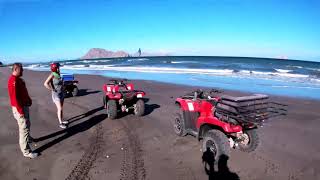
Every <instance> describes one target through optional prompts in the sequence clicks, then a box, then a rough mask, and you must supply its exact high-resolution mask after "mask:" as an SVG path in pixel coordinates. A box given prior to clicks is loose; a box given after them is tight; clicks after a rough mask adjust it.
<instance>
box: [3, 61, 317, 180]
mask: <svg viewBox="0 0 320 180" xmlns="http://www.w3.org/2000/svg"><path fill="white" fill-rule="evenodd" d="M9 74H10V72H9V69H8V68H4V67H2V68H0V84H1V86H0V89H1V90H0V117H1V118H0V119H1V126H0V147H1V148H0V179H12V180H14V179H38V180H42V179H128V180H129V179H130V180H131V179H133V180H136V179H152V180H157V179H159V180H160V179H161V180H162V179H173V180H175V179H177V180H178V179H183V180H188V179H190V180H191V179H192V180H195V179H199V180H203V179H217V176H215V175H214V174H211V175H208V174H207V173H206V171H205V170H204V166H203V164H202V152H201V151H200V147H201V142H198V141H197V139H196V138H194V137H192V136H186V137H178V136H176V135H175V134H174V132H173V127H172V124H171V119H172V116H173V113H172V112H173V110H174V100H175V98H176V97H178V96H180V95H183V94H185V93H187V92H190V91H191V90H194V89H195V87H188V86H181V85H174V84H165V83H159V82H155V81H141V80H135V81H133V83H135V87H136V88H137V89H141V90H144V91H146V93H147V98H148V102H147V104H146V115H145V116H143V117H136V116H134V115H131V114H128V115H124V116H123V117H121V118H119V119H115V120H109V119H107V115H106V111H105V109H103V108H102V95H103V93H102V91H101V90H102V85H103V83H105V82H107V81H108V78H106V77H102V76H94V75H77V76H76V78H77V79H78V80H79V82H80V83H79V88H80V96H78V97H71V98H67V99H66V100H65V107H64V114H65V119H69V120H70V121H71V124H70V127H69V128H68V129H67V130H62V129H60V128H59V127H58V120H57V118H56V109H55V106H54V104H53V102H52V100H51V95H50V92H48V90H46V89H45V88H44V87H43V82H44V80H45V79H46V77H47V75H48V73H47V72H33V71H25V72H24V77H23V78H24V79H25V81H26V83H27V88H28V90H29V93H30V95H31V97H32V99H33V105H32V107H31V109H30V110H31V112H30V114H31V135H32V136H33V137H34V138H37V141H38V142H36V143H33V144H32V148H33V149H35V150H36V151H38V152H40V153H41V156H40V157H39V158H37V159H32V160H31V159H27V158H24V157H23V156H22V154H21V152H20V149H19V147H18V126H17V123H16V120H15V119H14V118H13V115H12V113H11V109H10V106H9V99H8V95H7V78H8V76H9ZM224 94H232V95H239V94H245V93H241V92H233V91H225V92H224ZM272 99H274V100H276V101H278V102H281V103H285V104H288V105H289V108H288V110H289V112H288V115H287V116H285V117H282V118H280V119H276V120H272V121H270V122H269V123H268V124H266V125H265V126H264V127H263V128H260V129H259V135H260V137H261V144H260V146H259V147H258V149H257V150H256V151H255V152H253V153H243V152H240V151H238V150H232V151H231V156H230V159H229V160H228V168H229V171H230V173H229V174H231V173H232V174H233V175H235V176H238V177H239V179H259V180H260V179H261V180H278V179H281V180H282V179H283V180H287V179H288V180H289V179H290V180H296V179H305V180H316V179H320V144H319V143H318V141H319V140H318V137H320V112H319V109H320V101H316V100H310V99H301V98H300V99H295V98H288V97H278V96H272ZM229 179H230V178H229Z"/></svg>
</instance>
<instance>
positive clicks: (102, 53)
mask: <svg viewBox="0 0 320 180" xmlns="http://www.w3.org/2000/svg"><path fill="white" fill-rule="evenodd" d="M128 56H129V53H127V52H125V51H116V52H113V51H108V50H105V49H102V48H92V49H90V50H89V51H88V52H87V53H86V55H84V56H83V57H81V59H95V58H114V57H128Z"/></svg>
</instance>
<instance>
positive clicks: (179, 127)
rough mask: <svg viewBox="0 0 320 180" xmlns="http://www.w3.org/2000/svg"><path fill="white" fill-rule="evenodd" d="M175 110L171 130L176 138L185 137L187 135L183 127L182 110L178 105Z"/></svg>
mask: <svg viewBox="0 0 320 180" xmlns="http://www.w3.org/2000/svg"><path fill="white" fill-rule="evenodd" d="M176 109H177V110H176V113H175V114H174V119H173V129H174V132H175V133H176V134H177V135H178V136H185V135H187V132H186V129H185V125H184V119H183V114H182V110H181V109H180V106H179V105H177V107H176Z"/></svg>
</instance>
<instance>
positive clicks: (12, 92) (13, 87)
mask: <svg viewBox="0 0 320 180" xmlns="http://www.w3.org/2000/svg"><path fill="white" fill-rule="evenodd" d="M19 84H20V83H19V82H18V81H17V80H16V78H15V77H11V78H10V79H9V81H8V91H9V97H10V101H11V106H13V107H16V108H17V111H18V112H19V113H20V114H22V115H23V114H24V113H23V108H22V106H21V105H20V102H19V101H18V98H17V95H18V93H19V88H20V87H19Z"/></svg>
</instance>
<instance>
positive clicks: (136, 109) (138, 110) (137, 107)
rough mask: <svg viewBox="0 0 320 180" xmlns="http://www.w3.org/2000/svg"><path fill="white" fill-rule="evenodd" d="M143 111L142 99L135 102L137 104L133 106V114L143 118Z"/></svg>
mask: <svg viewBox="0 0 320 180" xmlns="http://www.w3.org/2000/svg"><path fill="white" fill-rule="evenodd" d="M144 110H145V107H144V101H143V100H142V99H139V100H138V101H137V103H136V104H135V107H134V114H135V115H136V116H143V114H144Z"/></svg>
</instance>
